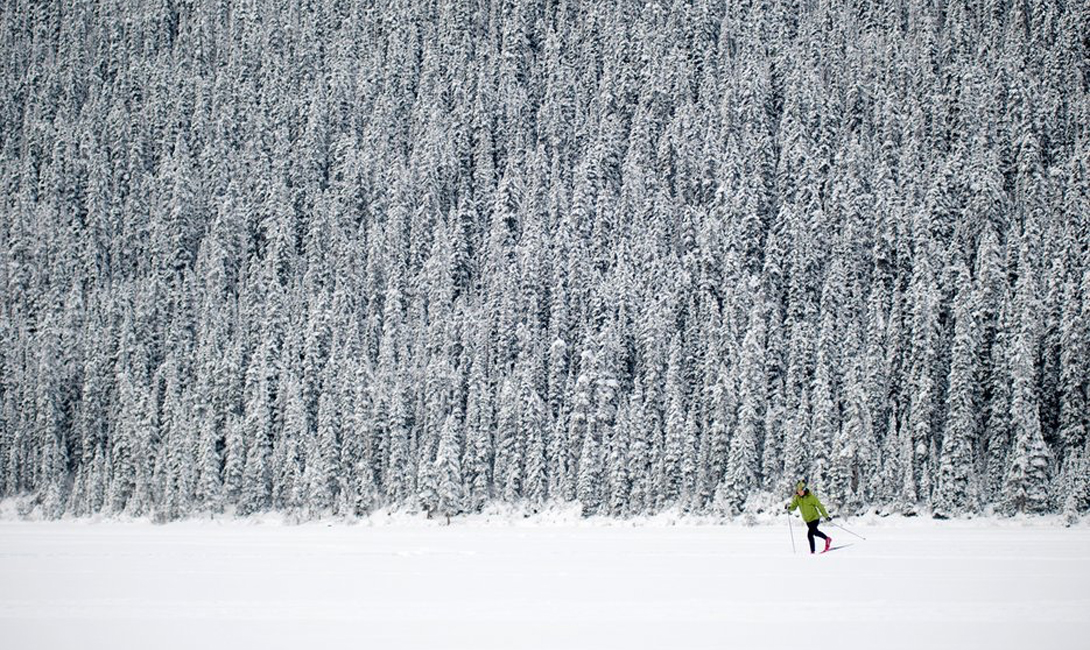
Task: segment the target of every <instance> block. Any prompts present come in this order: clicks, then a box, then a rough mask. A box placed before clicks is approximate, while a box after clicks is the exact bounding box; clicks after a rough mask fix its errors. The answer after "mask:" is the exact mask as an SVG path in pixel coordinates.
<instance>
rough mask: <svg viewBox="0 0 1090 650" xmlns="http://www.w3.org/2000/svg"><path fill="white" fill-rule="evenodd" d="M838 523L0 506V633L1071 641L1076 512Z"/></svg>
mask: <svg viewBox="0 0 1090 650" xmlns="http://www.w3.org/2000/svg"><path fill="white" fill-rule="evenodd" d="M853 523H854V527H853V529H856V528H857V530H856V532H859V533H862V534H863V535H865V536H866V537H867V541H865V542H864V541H861V540H858V539H854V538H852V537H851V536H850V535H847V534H845V533H843V532H839V531H837V530H836V529H835V528H832V529H830V531H831V532H832V533H833V534H834V536H835V537H836V542H837V543H838V544H839V543H849V542H850V543H852V545H851V546H849V547H847V548H844V549H842V550H839V551H836V552H834V553H830V554H828V555H826V556H813V557H811V556H809V555H802V554H799V555H794V556H793V555H792V554H791V543H790V538H789V537H788V530H787V524H786V521H785V520H784V519H780V520H779V521H778V523H777V524H776V525H772V524H771V523H769V524H766V525H759V526H753V527H746V526H742V525H739V524H731V525H726V526H672V527H667V526H661V525H652V526H641V527H633V526H625V525H615V526H588V525H570V524H554V525H550V526H495V525H486V524H482V523H479V522H476V523H475V522H468V523H467V522H456V523H455V524H454V525H452V526H450V527H440V526H435V525H431V524H425V523H420V522H417V523H401V524H399V525H396V526H377V527H376V526H367V525H354V526H349V525H345V524H342V523H335V524H332V525H329V524H324V523H323V524H307V525H302V526H286V525H281V524H278V523H275V522H265V523H262V524H255V523H254V522H238V521H235V522H231V521H227V522H223V523H219V522H209V521H203V522H186V523H179V524H171V525H166V526H155V525H151V524H147V523H88V522H63V523H34V522H18V521H0V647H2V648H6V649H8V650H21V649H24V648H25V649H34V650H42V649H50V648H65V649H67V648H80V649H88V648H110V649H111V650H113V649H120V648H141V649H144V648H147V649H153V648H154V649H164V648H187V649H188V648H233V649H234V648H243V649H245V648H262V649H265V648H292V649H293V650H295V649H299V648H327V647H344V648H368V649H370V648H376V649H377V648H381V649H385V648H466V649H473V650H480V649H487V648H496V649H514V648H588V649H599V648H663V649H682V648H745V649H748V648H793V649H795V648H823V649H837V650H842V649H846V648H859V649H863V648H866V649H868V650H869V649H872V648H875V649H881V648H914V649H916V648H921V649H922V648H927V649H931V648H989V649H995V648H1017V649H1019V650H1027V649H1029V648H1048V649H1053V648H1088V647H1090V629H1088V627H1090V553H1088V552H1090V528H1087V527H1086V526H1082V527H1076V528H1071V529H1064V528H1062V527H1058V526H1055V525H1049V523H1048V522H1038V523H1033V524H1029V523H1024V522H1009V521H1008V522H1002V523H992V522H981V521H975V522H934V521H930V520H905V521H888V520H886V521H881V522H877V521H871V522H868V521H859V522H853ZM794 532H795V543H796V544H797V545H799V547H800V548H799V550H800V551H802V550H804V549H803V548H802V545H804V544H805V539H803V538H802V536H801V531H800V528H799V526H798V523H797V522H796V527H795V529H794Z"/></svg>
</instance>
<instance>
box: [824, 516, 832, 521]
mask: <svg viewBox="0 0 1090 650" xmlns="http://www.w3.org/2000/svg"><path fill="white" fill-rule="evenodd" d="M832 520H833V516H832V515H829V516H828V517H826V518H825V523H829V522H830V521H832Z"/></svg>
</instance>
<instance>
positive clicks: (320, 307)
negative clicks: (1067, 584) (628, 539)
mask: <svg viewBox="0 0 1090 650" xmlns="http://www.w3.org/2000/svg"><path fill="white" fill-rule="evenodd" d="M0 23H2V27H0V66H2V73H0V184H2V186H0V301H2V302H0V341H2V343H3V348H2V349H0V495H2V496H7V497H19V499H20V502H21V503H22V504H23V507H24V510H25V511H28V512H29V511H33V512H37V513H39V514H40V515H41V516H45V517H59V516H66V515H67V516H80V515H87V514H90V513H99V512H101V513H106V514H121V515H126V516H130V515H131V516H150V517H153V518H155V519H158V520H170V519H174V518H179V517H185V516H192V515H196V514H205V513H209V512H213V513H214V512H228V513H236V514H239V515H246V514H250V513H259V512H263V511H269V510H275V511H282V512H287V513H294V514H296V515H298V516H301V517H314V516H327V515H343V516H350V517H351V516H356V515H361V514H365V513H368V512H371V511H373V510H375V509H376V508H385V507H390V508H409V509H414V510H421V511H426V512H429V513H434V514H458V513H464V512H475V511H479V510H480V509H482V508H485V507H490V506H491V505H493V504H511V505H514V506H516V507H518V508H520V509H526V510H533V509H537V508H541V507H544V506H547V505H549V504H565V503H574V504H579V506H580V507H581V509H582V512H583V513H584V514H586V515H608V516H614V517H629V516H635V515H642V514H652V513H657V512H662V511H666V510H676V511H679V512H692V513H713V514H723V515H728V516H734V515H738V514H740V513H746V512H756V511H758V510H761V509H765V508H770V507H776V508H781V507H782V503H783V501H785V500H786V495H787V493H788V492H789V490H790V487H791V486H792V485H793V484H794V482H795V481H796V480H797V479H798V478H800V477H806V478H807V479H808V480H809V482H810V483H811V484H812V485H814V486H815V487H816V489H817V490H818V491H819V493H820V494H821V495H822V497H823V499H824V500H825V501H826V503H829V504H830V505H832V506H834V510H835V511H838V512H841V513H845V514H848V513H854V512H862V511H878V512H890V513H906V514H926V515H935V516H942V517H948V516H964V515H978V514H992V513H994V514H997V515H1006V514H1014V513H1023V512H1024V513H1044V512H1056V513H1059V512H1062V513H1066V514H1067V515H1068V516H1077V515H1078V514H1079V513H1082V512H1085V511H1086V509H1087V507H1088V505H1090V485H1088V476H1090V446H1088V445H1090V442H1088V440H1090V439H1088V436H1087V429H1088V427H1090V408H1088V404H1087V400H1088V390H1090V385H1088V382H1090V262H1088V256H1090V252H1088V247H1090V36H1088V32H1087V26H1090V3H1087V2H1086V1H1085V0H1076V1H1067V0H1014V1H1011V0H907V1H896V0H874V1H871V0H865V1H864V0H664V1H663V2H654V1H642V0H602V1H598V0H594V1H591V0H586V1H581V0H544V1H537V0H497V1H495V2H490V1H489V0H376V1H374V2H350V1H347V0H313V1H308V0H275V1H272V0H268V1H267V0H242V1H238V2H235V1H233V0H176V1H172V0H102V1H95V2H92V1H89V0H76V1H75V2H57V1H44V2H38V1H30V0H9V1H8V2H5V3H4V5H3V8H2V9H0Z"/></svg>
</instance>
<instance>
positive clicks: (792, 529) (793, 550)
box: [787, 512, 795, 555]
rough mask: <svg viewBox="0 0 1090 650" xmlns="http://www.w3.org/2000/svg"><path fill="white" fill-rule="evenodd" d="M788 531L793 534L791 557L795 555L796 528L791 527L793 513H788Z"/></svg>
mask: <svg viewBox="0 0 1090 650" xmlns="http://www.w3.org/2000/svg"><path fill="white" fill-rule="evenodd" d="M787 530H788V531H790V532H791V555H794V554H795V527H794V526H792V525H791V513H790V512H788V513H787Z"/></svg>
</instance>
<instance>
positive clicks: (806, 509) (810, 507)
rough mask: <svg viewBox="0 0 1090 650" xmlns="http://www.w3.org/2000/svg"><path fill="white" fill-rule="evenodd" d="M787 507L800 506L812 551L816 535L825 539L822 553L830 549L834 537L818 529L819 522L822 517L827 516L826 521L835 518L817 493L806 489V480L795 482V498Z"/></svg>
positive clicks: (812, 550) (790, 508) (788, 508)
mask: <svg viewBox="0 0 1090 650" xmlns="http://www.w3.org/2000/svg"><path fill="white" fill-rule="evenodd" d="M786 507H787V510H788V512H791V511H793V510H794V509H795V508H798V509H799V514H801V515H802V520H803V521H805V522H806V529H807V530H806V539H807V541H809V542H810V553H813V552H814V536H815V535H817V536H818V537H820V538H822V539H824V540H825V549H824V550H823V551H822V553H824V552H825V551H828V550H829V547H830V546H832V545H833V538H832V537H829V536H828V535H826V534H825V533H823V532H821V531H820V530H818V522H819V521H820V520H821V518H822V517H825V521H832V520H833V518H832V517H830V516H829V513H828V512H826V511H825V506H823V505H822V504H821V501H818V498H817V495H815V494H814V493H813V492H811V491H810V490H808V489H806V481H799V482H798V483H796V484H795V498H794V499H791V503H789V504H787V506H786ZM819 512H820V513H821V514H820V515H819V514H818V513H819Z"/></svg>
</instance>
